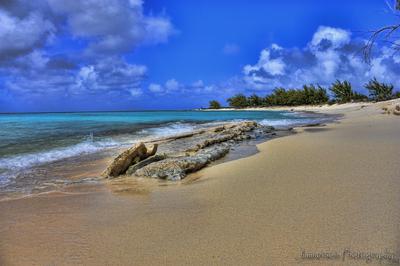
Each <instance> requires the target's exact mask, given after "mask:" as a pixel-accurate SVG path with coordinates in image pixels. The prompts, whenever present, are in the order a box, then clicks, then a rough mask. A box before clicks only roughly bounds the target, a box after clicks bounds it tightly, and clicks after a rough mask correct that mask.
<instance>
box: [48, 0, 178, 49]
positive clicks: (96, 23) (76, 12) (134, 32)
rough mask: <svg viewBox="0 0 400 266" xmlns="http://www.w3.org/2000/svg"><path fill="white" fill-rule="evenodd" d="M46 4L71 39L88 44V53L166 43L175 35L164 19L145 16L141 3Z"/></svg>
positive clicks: (113, 0)
mask: <svg viewBox="0 0 400 266" xmlns="http://www.w3.org/2000/svg"><path fill="white" fill-rule="evenodd" d="M48 1H49V4H50V7H51V9H52V10H53V11H54V13H55V14H57V15H59V16H65V18H66V20H67V23H68V26H69V29H70V31H71V33H72V34H73V35H74V36H76V37H81V38H85V39H88V40H90V41H91V42H90V44H89V51H90V52H95V53H99V52H100V53H119V52H129V51H132V49H133V48H134V47H136V46H137V45H138V44H140V43H151V44H156V43H160V42H166V41H167V39H168V37H169V36H170V35H171V34H172V33H173V32H174V29H173V26H172V24H171V22H170V20H169V19H168V18H167V17H166V16H146V15H145V14H144V13H143V3H142V1H127V0H96V1H95V0H82V1H68V2H66V1H64V0H48Z"/></svg>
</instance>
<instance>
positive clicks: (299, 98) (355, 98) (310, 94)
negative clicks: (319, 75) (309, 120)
mask: <svg viewBox="0 0 400 266" xmlns="http://www.w3.org/2000/svg"><path fill="white" fill-rule="evenodd" d="M364 87H365V88H366V89H367V90H368V92H369V95H368V96H366V95H364V94H361V93H359V92H356V91H354V90H353V88H352V86H351V83H350V82H348V81H340V80H336V81H335V82H334V83H333V84H332V85H331V86H330V87H329V88H328V89H329V91H330V92H331V97H329V95H328V90H327V89H325V88H323V87H322V86H320V85H314V84H310V85H304V86H303V87H302V88H301V89H285V88H282V87H277V88H275V89H274V90H273V91H272V93H271V94H269V95H267V96H265V97H261V96H258V95H256V94H252V95H250V96H248V97H246V96H245V95H244V94H242V93H239V94H236V95H235V96H233V97H230V98H229V99H227V102H228V104H229V106H230V107H233V108H245V107H266V106H295V105H320V104H334V103H348V102H366V101H386V100H390V99H394V98H400V92H397V93H394V91H393V89H394V87H393V85H392V84H387V83H382V82H379V81H378V80H377V79H376V78H374V79H372V80H370V81H369V82H368V83H367V84H365V85H364ZM209 108H210V109H219V108H221V104H220V103H219V102H218V101H216V100H212V101H210V102H209Z"/></svg>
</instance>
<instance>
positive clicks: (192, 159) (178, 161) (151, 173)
mask: <svg viewBox="0 0 400 266" xmlns="http://www.w3.org/2000/svg"><path fill="white" fill-rule="evenodd" d="M229 148H230V147H229V145H215V146H213V147H210V148H207V149H204V150H202V151H200V152H198V153H197V154H195V155H193V156H184V157H178V158H167V159H165V160H162V161H159V162H155V163H151V164H149V165H147V166H144V167H143V168H140V169H138V170H137V171H136V172H135V175H136V176H140V177H149V178H160V179H167V180H180V179H182V178H184V177H185V176H186V175H187V174H188V173H190V172H194V171H197V170H199V169H201V168H203V167H205V166H206V165H207V164H208V163H210V162H211V161H215V160H217V159H219V158H221V157H223V156H225V155H226V154H227V153H228V152H229Z"/></svg>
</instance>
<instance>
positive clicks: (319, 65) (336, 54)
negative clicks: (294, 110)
mask: <svg viewBox="0 0 400 266" xmlns="http://www.w3.org/2000/svg"><path fill="white" fill-rule="evenodd" d="M351 36H352V34H351V33H350V32H349V31H347V30H344V29H340V28H333V27H325V26H321V27H319V28H318V30H317V31H316V32H315V33H314V35H313V37H312V39H311V41H310V42H309V43H308V45H307V46H306V47H304V48H282V47H280V46H278V45H276V44H273V45H271V46H270V47H268V48H266V49H264V50H263V51H262V52H261V54H260V57H259V59H258V62H257V63H256V64H255V65H246V66H245V67H244V68H243V77H242V80H243V81H244V84H241V83H240V82H239V83H237V84H238V86H241V87H242V88H243V87H245V88H248V89H250V90H252V89H257V90H265V91H268V90H272V89H273V88H275V87H279V86H283V87H292V88H294V87H300V86H302V85H303V84H310V83H318V84H321V85H323V86H329V85H330V84H331V83H332V82H333V81H335V80H336V79H341V80H349V81H350V82H351V83H352V84H353V86H354V87H355V88H356V89H358V90H360V91H362V90H363V85H364V84H365V83H366V82H367V81H368V80H369V79H371V78H373V77H376V78H377V79H378V80H382V81H384V82H390V83H393V84H394V85H395V86H397V87H398V86H400V79H398V73H399V71H400V61H399V60H397V59H398V58H396V57H395V56H393V53H390V52H388V51H391V50H390V49H389V48H388V47H378V48H377V51H376V55H375V57H374V59H373V60H372V61H371V64H370V65H368V64H367V63H365V62H364V61H363V58H362V55H361V54H360V50H361V49H362V46H363V44H364V40H361V39H353V38H352V37H351Z"/></svg>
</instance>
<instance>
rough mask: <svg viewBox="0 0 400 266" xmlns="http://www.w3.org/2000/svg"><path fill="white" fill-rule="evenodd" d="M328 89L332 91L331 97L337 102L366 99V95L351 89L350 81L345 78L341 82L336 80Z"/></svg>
mask: <svg viewBox="0 0 400 266" xmlns="http://www.w3.org/2000/svg"><path fill="white" fill-rule="evenodd" d="M329 89H330V91H331V92H332V93H333V98H334V99H335V102H337V103H348V102H353V101H366V100H368V97H367V96H365V95H363V94H360V93H358V92H355V91H353V89H352V88H351V83H350V82H348V81H346V80H345V81H343V82H342V81H340V80H336V81H335V82H334V83H333V84H332V86H331V87H330V88H329Z"/></svg>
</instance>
